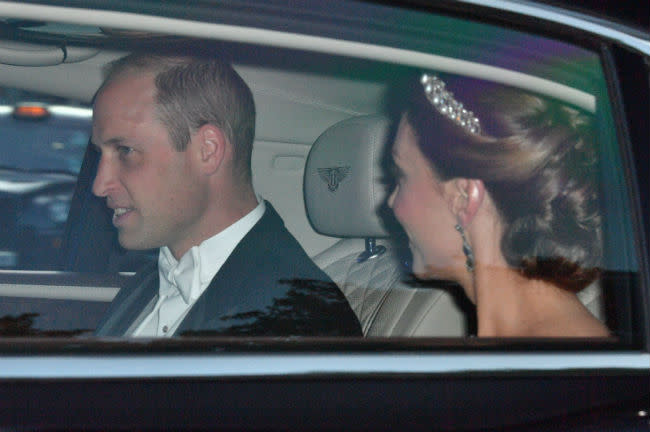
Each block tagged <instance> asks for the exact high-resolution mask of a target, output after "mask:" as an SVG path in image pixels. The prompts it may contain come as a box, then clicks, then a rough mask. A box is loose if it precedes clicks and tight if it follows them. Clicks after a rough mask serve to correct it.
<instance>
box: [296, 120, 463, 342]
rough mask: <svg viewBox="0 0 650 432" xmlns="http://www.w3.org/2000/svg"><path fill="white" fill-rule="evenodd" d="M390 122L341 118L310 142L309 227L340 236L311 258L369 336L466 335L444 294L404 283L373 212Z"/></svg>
mask: <svg viewBox="0 0 650 432" xmlns="http://www.w3.org/2000/svg"><path fill="white" fill-rule="evenodd" d="M389 130H390V121H389V120H388V119H387V118H385V117H382V116H364V117H355V118H351V119H348V120H344V121H342V122H340V123H337V124H336V125H334V126H332V127H331V128H329V129H328V130H327V131H325V132H324V133H323V134H322V135H321V136H320V137H319V138H318V140H317V141H316V142H315V143H314V145H313V147H312V150H311V152H310V153H309V157H308V159H307V164H306V166H305V179H304V188H305V189H304V193H305V206H306V210H307V215H308V216H309V220H310V222H311V224H312V226H313V227H314V229H315V230H316V231H317V232H319V233H321V234H324V235H329V236H334V237H341V238H343V239H342V240H340V241H339V242H338V243H336V244H334V245H333V246H331V247H330V248H328V249H327V250H325V251H324V252H322V253H320V254H318V255H317V256H315V257H314V261H315V262H316V264H318V265H319V266H320V267H321V268H322V269H323V270H324V271H325V272H326V273H327V274H328V275H329V276H330V277H331V278H332V279H333V280H334V281H335V282H336V283H337V284H338V285H339V287H341V290H342V291H343V292H344V293H345V295H346V297H347V299H348V301H349V302H350V305H351V306H352V309H353V310H354V311H355V313H356V314H357V317H358V318H359V321H360V322H361V328H362V329H363V333H364V335H366V336H423V337H424V336H463V335H465V334H466V324H465V322H466V319H465V316H464V314H463V313H462V312H461V311H460V309H459V308H458V307H457V306H456V304H455V301H454V298H453V296H452V295H451V294H450V293H449V292H448V291H446V290H445V289H438V288H428V287H427V288H414V287H411V286H409V285H407V284H406V283H404V282H403V280H404V278H405V276H406V275H405V274H404V271H403V270H402V268H403V266H402V265H400V261H399V258H398V256H397V253H396V251H395V249H394V246H393V245H392V244H391V242H390V240H389V238H388V237H389V232H388V231H387V229H386V227H385V226H384V223H383V221H382V219H381V218H380V217H379V215H378V212H377V210H378V208H380V206H381V205H382V204H383V203H384V201H385V199H386V193H387V192H388V191H387V190H386V186H385V184H384V182H383V178H384V176H385V174H384V170H383V169H382V160H383V157H385V154H384V151H386V141H387V137H388V135H389Z"/></svg>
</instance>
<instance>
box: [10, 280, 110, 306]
mask: <svg viewBox="0 0 650 432" xmlns="http://www.w3.org/2000/svg"><path fill="white" fill-rule="evenodd" d="M119 290H120V289H119V288H112V287H95V286H76V285H43V284H22V283H21V284H9V283H0V297H20V298H40V299H47V300H79V301H91V302H110V301H111V300H113V297H115V296H116V295H117V292H118V291H119Z"/></svg>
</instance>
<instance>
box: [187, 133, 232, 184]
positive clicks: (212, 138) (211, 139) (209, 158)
mask: <svg viewBox="0 0 650 432" xmlns="http://www.w3.org/2000/svg"><path fill="white" fill-rule="evenodd" d="M194 139H196V140H197V141H198V143H197V144H198V157H199V165H200V167H201V168H200V169H201V172H203V173H205V174H208V175H209V174H212V173H214V172H215V171H216V170H217V169H218V168H219V167H220V166H221V164H222V162H223V159H224V156H225V154H226V148H227V145H228V139H227V138H226V136H225V135H224V133H223V132H222V131H221V129H219V128H218V127H216V126H214V125H211V124H209V123H208V124H205V125H203V126H201V127H200V128H199V130H197V131H196V133H195V134H194Z"/></svg>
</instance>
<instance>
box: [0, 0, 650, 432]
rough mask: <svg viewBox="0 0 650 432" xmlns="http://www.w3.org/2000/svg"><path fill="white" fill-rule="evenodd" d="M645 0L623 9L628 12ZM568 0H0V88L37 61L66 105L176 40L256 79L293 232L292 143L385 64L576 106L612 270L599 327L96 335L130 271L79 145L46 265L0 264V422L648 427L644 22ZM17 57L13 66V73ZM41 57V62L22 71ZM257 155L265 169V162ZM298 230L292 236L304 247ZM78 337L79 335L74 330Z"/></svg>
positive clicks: (45, 426)
mask: <svg viewBox="0 0 650 432" xmlns="http://www.w3.org/2000/svg"><path fill="white" fill-rule="evenodd" d="M581 3H584V2H581ZM646 5H647V4H642V5H640V6H639V10H640V14H641V15H642V14H643V13H645V12H647V8H646V9H643V8H644V7H645V6H646ZM581 6H582V5H579V4H578V5H571V9H566V8H562V7H560V6H558V4H557V3H553V4H552V5H548V4H541V3H538V2H528V1H507V0H503V1H496V0H495V1H478V0H477V1H440V2H426V1H404V2H385V1H379V2H366V1H333V0H332V1H314V2H311V1H291V2H287V1H280V0H271V1H252V0H232V1H227V2H218V1H197V2H185V1H176V0H170V1H165V2H159V1H153V0H151V1H149V0H143V1H139V2H126V1H115V2H105V1H99V0H97V1H81V0H65V1H64V0H25V1H13V2H12V1H0V16H3V17H5V18H4V20H2V21H0V29H2V33H1V36H2V38H3V41H4V42H7V43H14V42H21V43H26V42H28V43H30V44H32V45H36V46H37V47H40V51H38V52H37V53H36V54H34V49H33V46H32V48H31V49H29V50H25V52H22V51H21V53H20V55H19V54H16V53H14V54H13V55H8V56H6V57H5V58H4V59H3V60H2V61H0V63H3V64H0V81H4V82H6V83H13V84H14V85H16V82H18V81H19V83H18V84H20V85H21V86H24V87H29V88H32V89H36V88H42V87H44V86H45V87H48V85H47V84H43V83H44V82H45V77H53V76H54V75H52V74H53V73H56V74H57V79H58V80H57V83H58V84H59V85H57V86H51V87H52V88H50V91H51V92H52V93H55V94H57V95H58V96H66V97H78V98H79V99H81V100H82V101H83V102H85V103H90V102H91V100H92V96H93V94H94V91H95V90H96V88H97V87H98V86H99V84H100V83H101V74H100V70H101V68H102V67H103V66H104V65H105V64H106V63H107V62H109V61H110V60H113V59H114V58H117V57H119V56H120V55H122V54H123V53H124V52H130V51H160V52H169V50H172V51H174V50H176V51H174V52H177V51H182V50H183V49H184V48H185V47H187V45H186V44H188V41H189V44H190V45H192V46H193V47H194V48H196V47H199V49H203V50H207V51H208V52H212V50H215V51H216V52H219V53H221V54H223V55H224V56H228V57H231V58H232V59H233V61H234V62H235V63H237V65H238V66H239V67H240V68H241V71H242V72H243V73H242V75H244V78H245V79H247V80H249V81H250V82H251V83H253V85H252V87H253V91H254V93H255V96H256V103H258V106H259V110H258V114H259V119H260V120H259V122H258V136H257V142H256V146H258V149H259V150H260V153H258V155H259V156H260V158H261V160H262V162H261V163H260V164H259V165H258V168H259V169H258V173H259V174H258V176H259V177H260V178H261V179H262V181H261V182H260V184H258V187H260V188H261V189H263V190H264V192H265V193H269V194H273V192H274V191H275V194H276V195H275V196H273V198H275V199H276V200H277V201H279V202H282V203H283V205H282V206H278V208H279V211H280V213H282V211H283V209H284V210H285V213H284V214H283V216H285V215H286V218H287V220H289V221H290V224H289V223H288V225H291V226H289V228H290V229H292V230H294V229H295V230H296V232H302V231H300V230H301V229H302V228H301V227H303V226H304V227H306V228H305V232H307V231H309V228H308V223H307V221H306V218H305V217H304V208H301V206H300V203H301V201H300V200H301V199H302V192H303V191H302V187H301V185H300V182H302V172H301V169H302V166H301V165H300V163H301V161H302V160H304V157H305V156H306V155H307V153H308V151H309V147H310V145H311V144H312V143H313V141H314V140H315V139H316V138H317V137H318V136H319V135H320V134H321V133H323V131H324V130H326V129H327V128H328V127H329V126H330V125H332V124H335V123H337V122H338V121H341V120H344V119H346V118H350V117H353V116H356V115H364V114H372V113H374V112H376V111H379V110H381V109H382V108H383V102H384V99H385V98H386V99H387V97H386V93H387V92H388V90H390V89H391V88H393V87H392V84H393V83H394V81H393V78H394V77H395V76H397V75H400V74H402V73H404V70H408V71H409V72H410V71H411V69H415V70H419V69H422V68H424V69H440V70H443V71H444V72H447V73H454V72H455V73H458V74H459V75H461V76H462V77H464V78H467V77H470V78H480V79H486V80H492V81H495V82H500V83H506V84H510V85H513V86H515V87H517V88H524V89H526V90H529V91H537V92H541V93H543V92H546V93H545V94H546V95H548V96H551V97H556V98H559V99H561V100H563V101H566V102H567V103H571V104H574V105H576V106H580V107H581V108H582V109H586V110H590V112H591V113H592V114H593V115H594V116H596V117H597V119H598V120H599V125H600V126H599V127H600V128H599V132H600V134H601V136H600V138H601V139H602V141H603V142H605V143H607V145H605V146H603V149H604V150H603V153H602V155H601V156H602V162H603V165H604V166H605V167H606V169H603V170H602V172H601V177H602V180H603V181H602V183H603V184H605V185H606V188H605V189H606V194H605V197H606V199H605V200H604V201H605V202H606V208H607V212H608V213H607V214H608V216H609V219H608V221H611V224H610V226H609V228H608V229H609V231H608V235H607V240H608V243H607V246H608V247H607V255H608V256H607V258H608V260H609V261H608V263H609V264H611V265H610V266H609V267H608V268H606V269H605V271H604V276H603V279H602V287H603V289H604V292H605V300H606V301H605V309H606V310H607V311H608V312H609V313H608V315H607V322H608V324H609V325H610V326H611V327H612V328H613V329H614V333H613V337H612V338H609V339H607V338H606V339H602V340H601V339H597V340H581V339H560V340H558V339H552V340H544V339H542V340H537V339H534V340H533V339H482V338H475V337H471V336H470V335H469V334H468V333H463V334H462V335H457V336H455V337H447V336H445V337H390V336H386V337H365V338H356V339H327V338H325V339H319V338H273V339H269V338H241V339H240V338H209V337H208V338H187V339H172V340H149V339H147V340H122V339H97V338H93V337H92V336H89V333H90V332H91V330H92V326H93V325H94V323H96V321H97V319H99V316H100V315H101V313H102V311H103V309H104V308H105V307H106V304H107V303H108V302H109V301H110V300H111V299H112V298H113V296H114V295H115V292H116V291H117V290H118V289H119V286H120V285H121V284H122V283H123V280H124V279H125V278H128V277H129V274H126V273H124V271H123V270H124V268H123V267H122V264H121V263H122V262H123V260H124V259H125V257H127V258H128V254H127V253H126V252H125V251H123V250H121V249H119V248H118V247H117V246H116V244H115V241H114V238H115V233H114V231H112V230H111V226H110V216H107V213H106V211H105V207H103V206H102V205H101V204H103V203H101V202H99V201H98V200H97V198H96V197H94V196H93V195H92V193H91V191H90V188H91V185H92V182H93V179H94V172H95V169H96V163H97V159H96V156H95V157H94V158H93V156H92V155H91V154H90V152H88V153H87V154H86V158H85V161H84V164H83V166H82V168H81V171H80V173H79V177H78V178H79V180H78V182H77V184H76V186H75V195H74V198H73V201H72V204H71V211H70V215H69V217H68V219H67V222H66V223H67V227H66V229H65V231H64V233H65V234H64V239H63V249H62V251H61V258H62V259H61V264H60V265H59V267H58V271H57V272H47V271H34V272H21V271H0V295H2V296H3V298H4V300H3V303H2V304H1V305H0V306H1V307H3V308H4V315H5V316H4V317H2V318H0V324H1V325H0V328H1V329H2V330H3V331H4V333H3V335H4V336H5V337H4V338H2V339H0V350H2V354H1V355H0V427H4V428H6V429H8V430H63V429H66V430H340V429H345V430H563V431H582V430H611V431H628V430H648V429H650V423H649V413H650V267H649V260H648V258H649V257H650V243H649V242H648V239H649V238H650V197H649V195H650V187H649V185H650V179H649V177H648V175H649V174H648V173H649V172H650V169H649V165H648V164H649V161H650V157H649V155H648V148H649V147H650V129H649V124H650V121H649V119H650V69H649V64H650V27H649V26H647V21H644V20H639V21H640V22H641V24H639V23H635V24H633V25H628V24H626V23H623V22H621V21H619V20H608V19H607V17H606V16H603V15H599V16H594V15H589V14H588V13H586V12H585V10H584V9H582V8H581ZM644 10H645V12H644ZM62 47H63V48H62ZM545 47H550V48H548V49H547V48H545ZM0 54H2V52H0ZM95 55H96V57H93V56H95ZM53 58H54V60H52V59H53ZM66 61H67V62H73V63H65V62H66ZM75 61H76V62H79V64H78V65H76V64H74V62H75ZM19 62H20V63H21V64H22V65H23V66H20V67H18V68H17V69H14V68H15V64H16V63H19ZM57 62H58V63H61V64H60V65H59V64H58V63H57ZM28 63H29V65H27V64H28ZM37 64H40V67H38V66H36V65H37ZM53 65H54V66H53ZM38 69H44V70H47V74H46V73H42V74H40V75H35V76H34V77H32V75H30V74H32V73H35V70H36V72H38ZM89 71H90V72H89ZM399 96H400V95H399V94H398V95H397V97H399ZM607 164H608V165H607ZM276 167H280V168H282V169H283V171H282V172H280V173H279V174H277V173H276V174H274V171H273V168H276ZM12 175H23V174H22V173H20V174H15V173H12ZM47 176H48V177H47V178H48V179H51V182H50V180H48V182H50V183H48V186H44V187H50V186H51V187H52V188H54V187H55V184H54V183H56V187H61V188H62V189H60V190H67V191H70V190H71V188H72V178H69V179H68V177H66V175H61V176H59V175H54V174H48V175H47ZM55 178H56V179H58V180H57V181H56V182H55V181H54V179H55ZM64 179H65V180H64ZM292 179H293V180H292ZM68 180H70V181H68ZM30 181H31V180H30ZM265 187H268V189H265ZM273 187H275V189H273ZM47 190H48V191H49V190H50V189H47ZM51 190H52V191H53V192H52V194H53V196H58V194H59V193H60V192H59V191H56V192H54V189H51ZM44 191H45V189H41V190H39V193H45V192H44ZM34 192H36V191H34ZM30 193H31V192H30ZM48 193H49V192H48ZM61 193H62V192H61ZM32 196H33V195H30V197H32ZM290 198H291V199H294V198H295V201H292V200H291V199H290ZM20 199H21V200H23V201H21V204H12V205H15V206H16V208H18V207H19V206H20V208H24V207H23V206H25V205H26V204H25V200H28V199H30V198H28V197H26V196H25V197H21V198H20ZM353 204H354V203H350V205H353ZM2 205H3V207H2V209H3V212H6V208H5V207H4V204H2ZM291 215H296V216H295V218H294V219H291ZM303 219H305V220H303ZM12 220H13V219H12ZM23 220H26V219H23ZM41 222H42V221H41ZM41 222H39V223H41ZM100 222H101V223H100ZM102 224H103V225H102ZM43 226H44V225H43ZM44 232H45V231H44ZM309 234H310V235H311V234H313V238H310V239H312V240H313V241H314V243H313V244H320V243H318V242H321V241H323V242H325V243H323V244H326V245H327V246H322V247H320V246H318V247H315V252H314V253H313V254H312V255H314V256H316V255H317V253H316V252H319V251H321V250H324V249H327V247H329V246H330V245H331V244H333V241H331V242H329V243H327V242H328V240H327V239H323V238H321V237H318V236H316V235H315V234H314V233H309ZM297 237H299V239H301V240H302V238H301V236H300V235H297ZM305 237H308V236H307V235H305ZM46 238H47V236H46ZM357 240H359V241H360V242H363V240H364V239H357ZM305 244H306V245H307V246H306V247H305V248H306V249H309V248H310V247H311V246H310V245H311V244H312V243H309V242H308V241H305ZM337 244H338V243H337ZM8 248H9V249H10V247H8ZM25 255H27V253H25ZM30 260H31V258H30ZM30 262H35V261H30ZM26 265H27V266H29V264H26ZM46 268H47V267H46ZM39 269H43V270H45V269H44V268H42V267H39ZM129 270H130V269H129ZM470 310H471V308H470ZM79 334H82V335H84V336H86V337H81V338H80V337H76V338H75V337H74V336H78V335H79ZM56 336H58V337H56Z"/></svg>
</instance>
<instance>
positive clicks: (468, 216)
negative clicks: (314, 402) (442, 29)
mask: <svg viewBox="0 0 650 432" xmlns="http://www.w3.org/2000/svg"><path fill="white" fill-rule="evenodd" d="M413 94H414V97H413V98H412V99H411V102H410V105H409V106H408V107H407V108H406V109H405V110H404V112H403V115H402V118H401V121H400V125H399V128H398V131H397V135H396V138H395V143H394V145H393V149H392V156H393V160H394V165H395V168H396V177H397V178H396V182H397V183H396V187H395V189H394V190H393V192H392V194H391V196H390V198H389V202H388V204H389V205H390V207H391V208H392V209H393V212H394V213H395V216H396V217H397V219H398V220H399V221H400V223H401V224H402V226H403V227H404V229H405V231H406V233H407V235H408V237H409V241H410V248H411V251H412V254H413V271H414V273H415V274H416V276H418V277H420V278H436V279H448V280H453V281H456V282H458V283H459V284H460V285H461V286H462V288H463V289H464V291H465V293H466V294H467V296H468V297H469V299H470V300H471V301H472V302H473V303H474V304H475V305H476V310H477V323H478V324H477V327H478V328H477V330H478V332H477V333H478V336H486V337H598V336H607V335H608V334H609V332H608V329H607V328H606V327H605V326H604V325H603V324H602V323H601V322H600V321H598V320H597V319H596V318H595V317H594V316H593V315H591V314H590V312H589V311H588V310H587V309H586V308H585V307H584V305H583V304H582V303H581V302H580V300H579V299H578V298H577V296H576V294H575V293H576V292H578V291H580V290H581V289H583V288H584V287H586V286H587V285H589V284H590V283H592V282H593V281H595V280H596V279H597V277H598V275H599V270H598V267H599V264H600V256H601V253H600V252H601V249H602V234H601V226H600V223H601V221H600V212H599V205H598V192H597V186H596V178H595V173H596V172H597V170H596V164H597V163H598V158H597V154H596V150H595V148H594V143H593V139H592V138H591V137H590V132H591V128H590V124H589V118H588V116H587V115H585V114H583V113H581V112H579V111H578V110H575V109H572V108H569V107H567V106H563V105H559V104H557V103H555V102H551V101H548V100H545V99H542V98H540V97H536V96H532V95H525V94H523V93H513V92H507V93H506V92H502V93H501V94H499V95H498V97H494V98H491V99H490V100H489V101H482V102H484V104H479V103H478V101H475V102H473V103H470V102H466V104H467V105H468V107H467V108H464V107H463V105H462V103H461V102H460V101H459V100H457V99H456V97H455V96H454V94H453V93H452V92H451V91H449V90H448V89H447V88H446V85H445V83H444V82H443V81H442V80H441V79H439V78H438V77H436V76H434V75H427V74H425V75H423V76H422V77H421V82H420V83H418V84H417V86H416V88H414V89H413ZM479 94H482V95H484V92H481V91H478V92H476V91H473V92H470V93H469V94H468V99H469V98H470V96H473V95H479ZM472 99H473V98H472ZM470 110H471V111H470ZM485 125H488V126H489V129H490V130H489V131H488V128H486V127H485Z"/></svg>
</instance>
